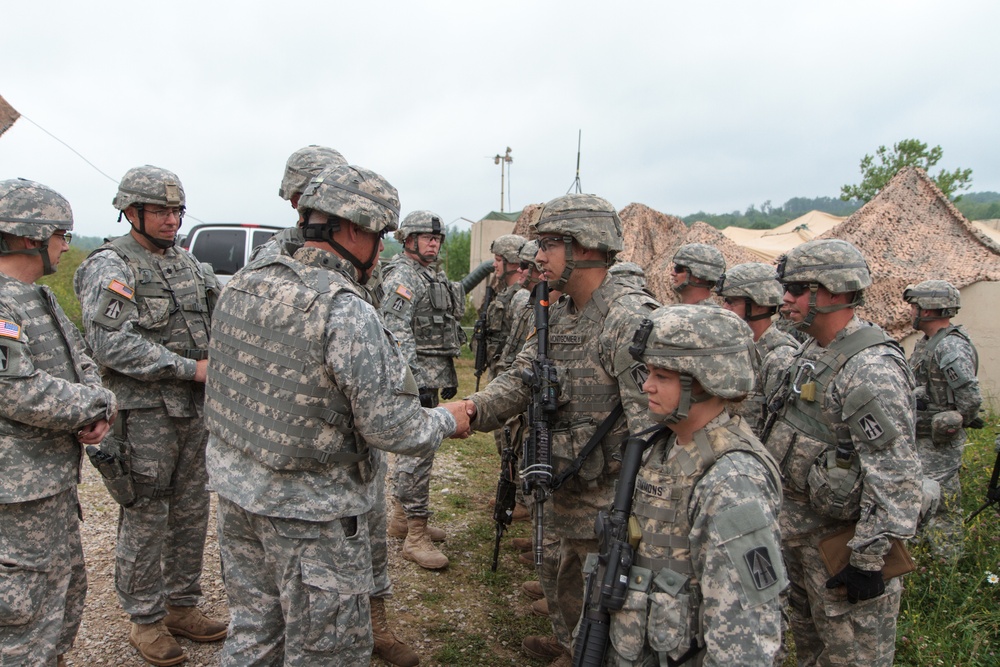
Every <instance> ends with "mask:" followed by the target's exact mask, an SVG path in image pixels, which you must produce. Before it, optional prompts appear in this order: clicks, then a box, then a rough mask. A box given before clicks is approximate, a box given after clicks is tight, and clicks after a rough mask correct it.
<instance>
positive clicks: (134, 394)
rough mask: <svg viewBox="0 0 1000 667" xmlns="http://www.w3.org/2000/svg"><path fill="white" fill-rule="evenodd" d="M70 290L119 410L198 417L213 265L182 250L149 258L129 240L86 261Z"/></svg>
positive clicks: (103, 248)
mask: <svg viewBox="0 0 1000 667" xmlns="http://www.w3.org/2000/svg"><path fill="white" fill-rule="evenodd" d="M73 287H74V289H75V290H76V294H77V296H78V297H79V299H80V306H81V308H82V310H83V324H84V332H85V334H86V338H87V344H88V346H89V348H90V350H91V354H92V356H93V357H94V360H95V361H96V362H97V363H98V364H100V366H101V372H102V375H103V376H104V383H105V385H106V386H107V387H108V389H111V390H112V391H113V392H115V394H116V395H117V396H118V401H119V403H120V405H119V407H120V408H122V409H131V408H156V407H160V406H163V407H164V408H166V410H167V414H169V415H170V416H171V417H195V416H197V415H198V414H199V412H200V409H201V402H202V401H203V399H204V392H203V391H202V389H201V385H200V384H196V383H195V382H193V380H194V375H195V368H196V361H197V360H199V359H206V358H207V355H208V335H209V328H210V318H211V307H212V304H213V302H214V299H215V295H216V294H217V293H218V281H217V279H216V278H215V274H214V273H213V272H212V270H211V267H209V266H208V265H207V264H200V263H199V262H198V261H197V260H195V259H194V257H193V256H192V255H191V254H190V253H189V252H188V251H186V250H184V249H182V248H177V247H174V248H169V249H167V251H166V252H165V253H164V254H163V255H158V254H156V253H153V252H150V251H149V250H146V249H145V248H143V247H142V246H141V245H139V243H138V242H137V241H136V240H135V239H134V238H133V237H132V235H131V234H126V235H125V236H121V237H119V238H117V239H114V240H113V241H110V242H108V243H105V244H104V245H103V246H101V247H100V248H98V249H97V250H95V251H94V252H93V253H92V254H91V255H90V257H88V258H87V259H85V260H84V261H83V263H82V264H80V268H79V269H77V272H76V275H75V276H74V279H73Z"/></svg>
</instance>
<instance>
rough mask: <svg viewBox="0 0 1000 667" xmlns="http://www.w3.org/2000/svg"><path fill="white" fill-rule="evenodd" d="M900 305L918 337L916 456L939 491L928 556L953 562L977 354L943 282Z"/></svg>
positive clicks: (913, 358)
mask: <svg viewBox="0 0 1000 667" xmlns="http://www.w3.org/2000/svg"><path fill="white" fill-rule="evenodd" d="M903 300H904V301H906V302H907V303H908V304H910V312H911V314H912V316H913V328H914V329H916V330H917V331H919V332H921V333H923V334H924V335H923V337H922V338H921V339H920V340H918V341H917V344H916V345H915V346H914V348H913V354H912V355H910V368H911V369H912V370H913V375H914V377H915V379H916V385H917V386H916V390H915V395H916V399H917V454H918V455H919V456H920V463H921V465H922V466H923V470H924V476H925V477H929V478H931V479H933V480H934V481H936V482H938V483H939V484H940V486H941V502H940V504H939V505H938V510H937V513H936V514H935V515H934V516H932V517H930V518H929V519H928V523H926V524H924V525H923V526H922V527H921V536H922V537H923V538H925V539H926V540H927V541H928V542H929V543H930V546H931V550H932V551H933V553H934V554H935V555H936V556H938V557H939V558H942V559H944V560H945V561H947V562H950V563H954V562H956V561H957V560H958V559H959V557H960V556H961V555H962V541H963V530H962V486H961V484H960V482H959V475H958V471H959V468H961V466H962V449H963V448H964V445H965V428H966V427H968V426H969V425H970V424H973V423H974V422H975V421H976V420H977V419H978V418H979V406H980V405H981V404H982V396H981V395H980V393H979V381H978V380H977V379H976V373H977V372H978V371H979V354H978V353H977V352H976V347H975V345H973V344H972V340H971V339H970V338H969V334H968V333H966V331H965V329H964V328H962V327H961V326H960V325H955V324H952V323H951V318H953V317H955V315H957V314H958V309H959V308H960V307H961V305H962V303H961V297H960V296H959V293H958V290H957V289H955V287H954V285H952V284H951V283H949V282H947V281H945V280H925V281H924V282H922V283H918V284H917V285H909V286H907V288H906V289H905V290H904V291H903Z"/></svg>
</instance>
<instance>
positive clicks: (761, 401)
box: [732, 325, 799, 436]
mask: <svg viewBox="0 0 1000 667" xmlns="http://www.w3.org/2000/svg"><path fill="white" fill-rule="evenodd" d="M754 345H755V347H756V349H757V356H758V357H759V358H760V366H759V368H758V369H757V384H756V386H755V387H754V390H753V391H752V392H750V394H749V395H747V397H746V398H745V399H743V401H741V402H740V403H737V404H735V405H734V406H733V408H732V412H733V414H737V415H739V416H741V417H743V419H744V421H746V423H747V425H748V426H749V427H750V430H751V431H753V432H754V434H756V435H757V436H760V433H761V430H762V429H763V428H764V420H765V418H766V416H767V415H766V412H765V410H766V406H767V399H768V397H769V396H771V395H772V394H773V393H774V392H775V390H777V389H779V388H780V387H781V382H782V380H783V379H784V377H785V371H787V370H788V367H789V366H790V365H791V363H792V358H793V357H794V356H795V351H796V350H797V349H798V347H799V343H798V341H796V340H795V339H794V338H792V337H791V336H789V335H788V334H786V333H785V332H783V331H781V330H780V329H777V328H775V327H774V326H773V325H772V326H769V327H768V328H767V329H765V330H764V333H762V334H761V336H760V338H758V339H757V341H756V342H755V343H754Z"/></svg>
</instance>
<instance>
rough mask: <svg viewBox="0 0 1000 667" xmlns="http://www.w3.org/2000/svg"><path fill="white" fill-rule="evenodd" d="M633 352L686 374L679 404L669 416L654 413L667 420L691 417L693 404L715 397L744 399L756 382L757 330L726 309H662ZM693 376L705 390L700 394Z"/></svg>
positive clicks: (644, 327) (645, 360)
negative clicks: (754, 336) (689, 414)
mask: <svg viewBox="0 0 1000 667" xmlns="http://www.w3.org/2000/svg"><path fill="white" fill-rule="evenodd" d="M629 352H630V353H631V354H632V356H633V357H634V358H635V359H636V360H637V361H641V362H643V363H645V364H646V365H647V366H655V367H657V368H665V369H667V370H671V371H676V372H677V373H680V376H681V377H680V379H681V398H680V402H679V403H678V405H677V408H676V409H675V410H674V411H673V412H672V413H671V414H669V415H666V416H660V415H655V416H654V417H655V418H657V419H658V420H660V421H666V422H667V423H676V422H678V421H680V420H682V419H685V418H686V417H687V416H688V411H689V410H690V407H691V404H692V403H699V402H701V401H704V400H707V399H708V398H709V397H710V396H719V397H720V398H724V399H726V400H738V399H742V398H744V397H745V396H746V395H747V394H748V393H750V391H751V390H753V387H754V383H755V381H756V372H755V369H754V347H753V332H752V331H751V330H750V327H749V326H748V325H747V323H746V322H744V321H743V320H742V319H740V318H739V317H738V316H737V315H736V314H734V313H731V312H729V311H728V310H724V309H722V308H714V307H709V306H694V305H684V304H679V305H675V306H669V307H667V308H660V309H658V310H656V311H655V312H654V313H653V314H652V315H651V316H650V318H649V319H647V320H643V322H642V324H641V325H640V326H639V329H638V331H637V332H636V336H635V340H634V343H633V345H632V346H631V347H630V348H629ZM693 380H697V382H698V384H699V385H701V388H702V389H703V390H704V393H699V394H695V393H694V391H693V386H694V384H693V382H692V381H693Z"/></svg>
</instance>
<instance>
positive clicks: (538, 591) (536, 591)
mask: <svg viewBox="0 0 1000 667" xmlns="http://www.w3.org/2000/svg"><path fill="white" fill-rule="evenodd" d="M521 592H522V593H524V594H525V595H526V596H527V597H528V598H529V599H531V600H541V599H542V598H543V597H545V591H543V590H542V582H540V581H526V582H524V583H523V584H521Z"/></svg>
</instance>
